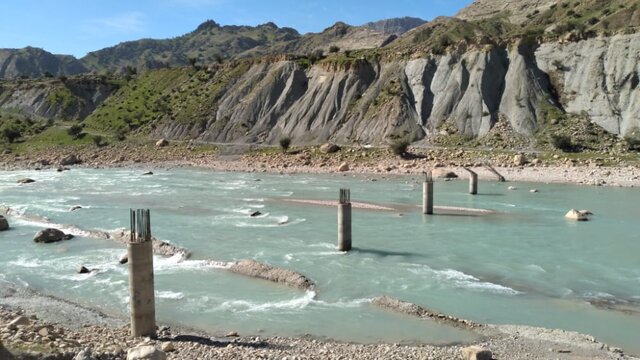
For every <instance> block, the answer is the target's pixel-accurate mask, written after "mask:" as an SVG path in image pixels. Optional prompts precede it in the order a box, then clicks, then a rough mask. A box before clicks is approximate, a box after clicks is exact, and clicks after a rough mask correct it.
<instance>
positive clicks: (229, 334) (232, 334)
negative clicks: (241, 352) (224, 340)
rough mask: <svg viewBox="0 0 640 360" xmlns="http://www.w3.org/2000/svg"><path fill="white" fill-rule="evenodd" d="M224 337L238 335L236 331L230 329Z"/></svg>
mask: <svg viewBox="0 0 640 360" xmlns="http://www.w3.org/2000/svg"><path fill="white" fill-rule="evenodd" d="M225 336H226V337H239V336H240V335H238V333H237V332H235V331H232V332H230V333H228V334H227V335H225Z"/></svg>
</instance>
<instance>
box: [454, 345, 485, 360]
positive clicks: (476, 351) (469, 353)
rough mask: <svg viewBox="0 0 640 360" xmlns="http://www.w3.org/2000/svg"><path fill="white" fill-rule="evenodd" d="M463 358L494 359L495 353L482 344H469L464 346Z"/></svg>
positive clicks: (469, 359)
mask: <svg viewBox="0 0 640 360" xmlns="http://www.w3.org/2000/svg"><path fill="white" fill-rule="evenodd" d="M461 352H462V359H464V360H491V359H493V353H492V352H491V350H489V349H487V348H484V347H481V346H475V345H474V346H469V347H466V348H463V349H462V350H461Z"/></svg>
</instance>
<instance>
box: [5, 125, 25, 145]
mask: <svg viewBox="0 0 640 360" xmlns="http://www.w3.org/2000/svg"><path fill="white" fill-rule="evenodd" d="M1 135H2V138H4V139H5V140H7V141H8V142H9V143H13V142H14V141H15V140H16V139H17V138H19V137H20V136H22V134H21V133H20V130H18V129H16V128H14V127H11V126H7V127H4V128H2V132H1Z"/></svg>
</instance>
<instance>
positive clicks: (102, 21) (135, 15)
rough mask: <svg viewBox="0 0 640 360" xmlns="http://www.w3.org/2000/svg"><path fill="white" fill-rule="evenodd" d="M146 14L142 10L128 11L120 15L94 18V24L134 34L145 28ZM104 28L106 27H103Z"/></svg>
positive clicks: (122, 32)
mask: <svg viewBox="0 0 640 360" xmlns="http://www.w3.org/2000/svg"><path fill="white" fill-rule="evenodd" d="M144 19H145V14H143V13H141V12H126V13H122V14H119V15H115V16H111V17H106V18H99V19H95V20H93V21H92V22H93V25H97V26H103V27H106V28H107V29H110V30H111V31H112V32H117V33H121V34H134V33H139V32H142V31H143V30H144V28H145V20H144ZM102 30H104V29H102Z"/></svg>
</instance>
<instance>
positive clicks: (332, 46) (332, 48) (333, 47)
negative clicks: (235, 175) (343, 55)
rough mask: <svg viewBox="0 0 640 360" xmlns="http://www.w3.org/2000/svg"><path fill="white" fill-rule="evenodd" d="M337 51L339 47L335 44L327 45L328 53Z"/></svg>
mask: <svg viewBox="0 0 640 360" xmlns="http://www.w3.org/2000/svg"><path fill="white" fill-rule="evenodd" d="M339 51H340V48H339V47H337V46H335V45H331V46H329V52H330V53H337V52H339Z"/></svg>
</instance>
